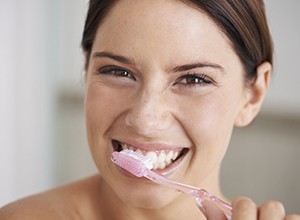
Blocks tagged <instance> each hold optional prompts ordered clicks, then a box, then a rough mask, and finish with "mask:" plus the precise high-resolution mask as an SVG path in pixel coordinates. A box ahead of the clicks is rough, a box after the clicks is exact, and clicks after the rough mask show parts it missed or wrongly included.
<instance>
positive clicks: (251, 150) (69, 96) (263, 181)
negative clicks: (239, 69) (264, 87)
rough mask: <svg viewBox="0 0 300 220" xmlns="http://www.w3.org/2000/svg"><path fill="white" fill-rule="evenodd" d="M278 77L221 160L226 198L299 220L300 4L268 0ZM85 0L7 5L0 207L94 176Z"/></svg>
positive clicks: (0, 89) (1, 60)
mask: <svg viewBox="0 0 300 220" xmlns="http://www.w3.org/2000/svg"><path fill="white" fill-rule="evenodd" d="M266 8H267V14H268V19H269V23H270V28H271V31H272V34H273V37H274V42H275V49H276V54H275V71H274V75H273V78H272V82H271V88H270V91H269V93H268V95H267V99H266V102H265V104H264V106H263V110H262V112H261V114H260V115H259V117H258V118H257V119H256V120H255V122H254V123H253V124H252V125H251V126H249V127H247V128H243V129H237V130H235V132H234V135H233V139H232V142H231V144H230V148H229V152H228V154H227V155H226V157H225V159H224V166H223V170H222V186H223V189H224V192H225V194H226V195H227V196H228V197H229V198H234V197H235V196H238V195H245V196H250V197H252V198H253V199H254V200H255V201H256V202H257V203H261V202H262V201H264V200H267V199H276V200H281V201H283V202H284V203H285V204H286V206H287V212H289V213H291V212H297V213H300V171H299V169H300V159H299V157H300V98H299V94H300V86H299V84H300V71H299V63H300V60H299V57H300V56H299V51H300V40H299V39H300V26H299V21H300V13H299V9H300V1H298V0H287V1H272V0H267V1H266ZM86 11H87V0H76V1H74V0H51V1H50V0H25V1H20V0H10V1H5V0H0V24H1V26H0V28H1V29H0V32H1V34H0V42H1V44H0V103H1V107H0V206H2V205H4V204H6V203H8V202H11V201H13V200H15V199H18V198H21V197H24V196H27V195H29V194H32V193H37V192H40V191H44V190H47V189H49V188H51V187H54V186H57V185H60V184H64V183H67V182H70V181H73V180H76V179H79V178H82V177H85V176H89V175H91V174H93V173H95V172H96V169H95V167H94V165H93V163H92V159H91V157H90V155H89V151H88V146H87V142H86V137H85V136H86V134H85V122H84V112H83V91H84V83H83V74H84V71H83V57H82V53H81V49H80V40H81V33H82V29H83V24H84V19H85V14H86Z"/></svg>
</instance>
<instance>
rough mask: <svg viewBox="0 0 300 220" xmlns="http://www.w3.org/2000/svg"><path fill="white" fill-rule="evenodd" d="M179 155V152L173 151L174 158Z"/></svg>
mask: <svg viewBox="0 0 300 220" xmlns="http://www.w3.org/2000/svg"><path fill="white" fill-rule="evenodd" d="M178 155H179V152H178V151H176V152H173V156H172V160H175V159H176V158H177V157H178Z"/></svg>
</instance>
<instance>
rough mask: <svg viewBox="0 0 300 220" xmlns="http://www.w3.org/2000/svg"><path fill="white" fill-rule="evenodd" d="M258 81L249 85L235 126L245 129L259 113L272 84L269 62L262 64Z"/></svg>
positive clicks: (258, 72)
mask: <svg viewBox="0 0 300 220" xmlns="http://www.w3.org/2000/svg"><path fill="white" fill-rule="evenodd" d="M256 71H257V78H256V80H255V81H254V82H253V83H251V84H250V85H247V88H246V89H245V90H246V91H245V98H244V101H243V103H242V106H241V110H240V112H239V114H238V115H237V118H236V120H235V126H237V127H243V126H247V125H248V124H250V123H251V122H252V121H253V119H254V118H255V117H256V116H257V114H258V113H259V111H260V109H261V106H262V103H263V100H264V98H265V95H266V92H267V89H268V87H269V83H270V77H271V73H272V65H271V64H270V63H269V62H264V63H262V64H260V65H259V66H258V67H257V69H256Z"/></svg>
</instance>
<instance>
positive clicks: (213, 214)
mask: <svg viewBox="0 0 300 220" xmlns="http://www.w3.org/2000/svg"><path fill="white" fill-rule="evenodd" d="M198 208H199V209H200V210H201V212H202V213H203V214H204V215H205V217H206V218H207V220H227V218H226V216H225V214H224V213H223V211H222V210H220V209H219V208H218V207H217V206H216V205H215V204H214V203H213V202H212V201H203V202H202V206H198Z"/></svg>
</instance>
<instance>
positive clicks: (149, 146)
mask: <svg viewBox="0 0 300 220" xmlns="http://www.w3.org/2000/svg"><path fill="white" fill-rule="evenodd" d="M116 141H118V142H120V143H123V144H127V145H130V146H132V147H133V148H135V149H139V150H143V151H160V150H182V149H183V148H189V147H187V146H183V145H176V144H170V143H164V142H151V143H150V142H143V143H142V142H139V141H136V140H130V139H116Z"/></svg>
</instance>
